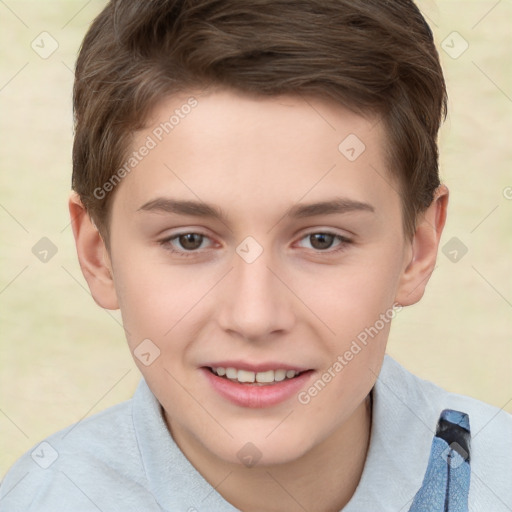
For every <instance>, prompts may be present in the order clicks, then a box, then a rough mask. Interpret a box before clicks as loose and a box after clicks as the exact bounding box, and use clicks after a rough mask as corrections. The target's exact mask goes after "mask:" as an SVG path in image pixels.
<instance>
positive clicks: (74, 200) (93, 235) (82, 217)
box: [68, 192, 119, 309]
mask: <svg viewBox="0 0 512 512" xmlns="http://www.w3.org/2000/svg"><path fill="white" fill-rule="evenodd" d="M68 206H69V214H70V216H71V227H72V228H73V235H74V237H75V244H76V251H77V253H78V261H79V262H80V268H81V269H82V273H83V275H84V277H85V280H86V281H87V284H88V285H89V290H91V294H92V297H93V299H94V301H95V302H96V304H98V306H101V307H102V308H105V309H119V304H118V301H117V295H116V291H115V287H114V280H113V273H112V264H111V262H110V258H109V255H108V251H107V248H106V246H105V243H104V242H103V238H102V237H101V235H100V233H99V231H98V229H97V228H96V226H95V225H94V223H93V222H92V220H91V218H90V216H89V214H88V213H87V211H86V209H85V207H84V206H83V204H82V202H81V201H80V197H79V196H78V194H77V193H76V192H72V193H71V195H70V197H69V202H68Z"/></svg>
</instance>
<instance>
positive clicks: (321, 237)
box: [310, 233, 334, 249]
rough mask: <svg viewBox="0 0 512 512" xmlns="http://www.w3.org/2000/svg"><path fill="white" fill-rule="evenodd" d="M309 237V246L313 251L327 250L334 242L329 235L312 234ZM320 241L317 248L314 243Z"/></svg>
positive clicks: (332, 236)
mask: <svg viewBox="0 0 512 512" xmlns="http://www.w3.org/2000/svg"><path fill="white" fill-rule="evenodd" d="M310 237H311V242H312V243H311V245H312V246H313V247H314V248H315V249H328V248H329V247H330V246H331V245H332V242H333V240H334V235H330V234H329V233H314V234H312V235H310ZM326 238H327V242H326ZM318 240H319V241H320V246H318V244H316V241H318ZM313 241H315V243H313Z"/></svg>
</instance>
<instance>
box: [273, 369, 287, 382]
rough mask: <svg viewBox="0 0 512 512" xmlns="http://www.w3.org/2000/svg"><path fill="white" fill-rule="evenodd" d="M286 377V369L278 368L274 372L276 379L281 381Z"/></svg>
mask: <svg viewBox="0 0 512 512" xmlns="http://www.w3.org/2000/svg"><path fill="white" fill-rule="evenodd" d="M285 378H286V370H276V371H275V372H274V380H276V381H277V382H280V381H282V380H284V379H285Z"/></svg>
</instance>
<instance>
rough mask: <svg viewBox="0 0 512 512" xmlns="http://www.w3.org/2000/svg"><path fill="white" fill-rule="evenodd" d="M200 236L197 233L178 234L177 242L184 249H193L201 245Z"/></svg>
mask: <svg viewBox="0 0 512 512" xmlns="http://www.w3.org/2000/svg"><path fill="white" fill-rule="evenodd" d="M202 237H203V235H200V234H199V233H186V234H185V235H180V237H179V242H180V244H181V246H182V247H183V248H184V249H190V250H193V249H197V248H198V247H199V246H200V245H201V241H202ZM197 238H198V239H199V244H197ZM194 239H195V240H194Z"/></svg>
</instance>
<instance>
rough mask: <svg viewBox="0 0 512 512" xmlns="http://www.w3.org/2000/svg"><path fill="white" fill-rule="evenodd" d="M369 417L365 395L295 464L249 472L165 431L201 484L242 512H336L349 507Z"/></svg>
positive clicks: (367, 437) (363, 456) (180, 435)
mask: <svg viewBox="0 0 512 512" xmlns="http://www.w3.org/2000/svg"><path fill="white" fill-rule="evenodd" d="M371 417H372V402H371V393H370V394H369V395H368V396H367V398H366V399H365V401H363V402H362V403H361V405H360V406H359V407H358V408H357V409H356V411H354V414H352V416H351V417H350V418H349V420H348V421H347V422H345V423H344V424H343V425H342V426H341V427H340V428H339V429H338V430H336V431H335V432H333V433H332V434H331V435H330V436H329V437H328V438H326V439H325V440H324V441H323V442H322V443H320V444H319V445H317V446H315V448H314V449H312V450H310V451H309V452H307V453H305V454H304V455H303V456H301V457H300V458H298V459H295V460H293V461H291V462H289V463H284V464H277V465H272V466H259V465H257V466H254V467H251V468H247V467H245V466H242V465H240V464H232V463H229V462H226V461H224V460H221V459H219V458H217V457H215V456H214V455H213V454H211V453H209V452H208V453H206V450H205V449H204V447H203V446H202V445H200V444H199V443H197V441H195V440H193V439H192V438H191V437H190V436H187V434H186V433H185V432H183V431H181V430H180V429H176V428H175V427H174V425H172V429H171V428H170V430H171V432H172V436H173V438H174V440H175V441H176V443H177V444H178V446H179V447H180V449H181V450H182V451H183V453H184V454H185V456H186V457H187V458H188V459H189V460H190V462H191V463H192V464H193V465H194V467H195V468H196V469H197V470H198V471H199V472H200V473H201V474H202V476H203V477H204V478H205V480H207V481H208V482H209V483H210V485H212V487H215V488H216V490H217V491H218V492H219V493H220V494H221V495H222V496H223V497H224V499H226V500H227V501H228V502H229V503H231V504H232V505H233V506H235V507H236V508H237V509H239V510H241V511H243V512H280V511H282V510H286V511H287V512H288V511H289V512H295V511H297V512H304V510H315V511H318V512H338V511H340V510H341V509H342V508H343V507H344V506H345V505H346V504H347V503H348V502H349V501H350V499H351V497H352V495H353V494H354V492H355V490H356V487H357V485H358V483H359V480H360V478H361V474H362V472H363V468H364V463H365V460H366V455H367V451H368V446H369V442H370V432H371ZM167 423H168V424H169V420H168V419H167ZM226 475H228V476H226ZM219 482H221V484H219Z"/></svg>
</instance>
